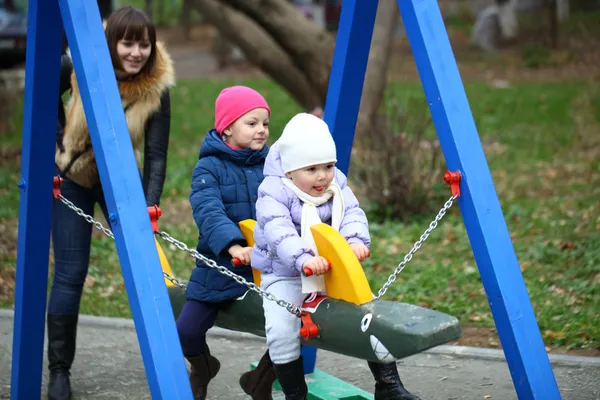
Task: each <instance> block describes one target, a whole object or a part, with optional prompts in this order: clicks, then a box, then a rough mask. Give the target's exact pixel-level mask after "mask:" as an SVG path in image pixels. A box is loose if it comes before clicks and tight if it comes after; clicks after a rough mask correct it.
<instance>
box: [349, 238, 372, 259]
mask: <svg viewBox="0 0 600 400" xmlns="http://www.w3.org/2000/svg"><path fill="white" fill-rule="evenodd" d="M350 248H351V249H352V251H353V252H354V254H356V258H358V261H363V260H364V259H366V258H368V257H370V256H371V252H370V251H369V249H368V248H367V246H365V245H364V244H362V243H356V242H355V243H350Z"/></svg>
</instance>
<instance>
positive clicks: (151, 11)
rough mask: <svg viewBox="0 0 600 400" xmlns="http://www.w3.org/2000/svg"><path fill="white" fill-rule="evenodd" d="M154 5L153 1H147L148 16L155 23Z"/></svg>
mask: <svg viewBox="0 0 600 400" xmlns="http://www.w3.org/2000/svg"><path fill="white" fill-rule="evenodd" d="M152 3H153V1H152V0H146V14H148V17H149V18H150V20H151V21H154V18H153V14H154V12H153V11H154V10H153V4H152Z"/></svg>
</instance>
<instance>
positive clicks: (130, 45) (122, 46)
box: [117, 32, 152, 75]
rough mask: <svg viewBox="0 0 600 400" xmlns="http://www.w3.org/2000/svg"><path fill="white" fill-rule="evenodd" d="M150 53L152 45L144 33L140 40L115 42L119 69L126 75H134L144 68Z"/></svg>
mask: <svg viewBox="0 0 600 400" xmlns="http://www.w3.org/2000/svg"><path fill="white" fill-rule="evenodd" d="M151 51H152V45H151V44H150V40H149V39H148V32H145V33H144V36H143V38H142V39H141V40H126V39H121V40H119V41H118V42H117V54H118V56H119V60H120V61H121V68H122V69H123V72H125V73H127V74H128V75H135V74H137V73H138V72H140V71H141V70H142V68H144V65H146V62H148V57H150V52H151Z"/></svg>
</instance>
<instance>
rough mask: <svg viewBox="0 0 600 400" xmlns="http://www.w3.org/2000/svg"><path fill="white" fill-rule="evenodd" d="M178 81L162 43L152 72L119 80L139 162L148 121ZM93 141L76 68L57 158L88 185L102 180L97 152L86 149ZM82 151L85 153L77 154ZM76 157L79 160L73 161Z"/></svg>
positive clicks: (157, 45) (78, 181) (72, 76)
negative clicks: (61, 148)
mask: <svg viewBox="0 0 600 400" xmlns="http://www.w3.org/2000/svg"><path fill="white" fill-rule="evenodd" d="M174 84H175V72H174V68H173V61H172V59H171V57H170V55H169V54H168V53H167V51H166V49H165V47H164V45H163V44H162V43H160V42H157V43H156V64H155V67H154V69H153V71H152V72H151V73H141V74H138V75H136V76H133V77H130V78H129V79H126V80H122V81H118V87H119V93H120V95H121V101H122V104H123V109H124V110H125V118H126V120H127V127H128V128H129V134H130V136H131V141H132V144H133V147H134V149H135V150H136V155H137V156H138V162H139V155H140V154H139V148H140V147H141V143H142V142H143V140H144V136H145V129H146V122H147V121H148V119H149V118H150V117H151V116H152V115H153V114H154V113H155V112H156V111H158V110H159V108H160V105H161V96H162V94H163V93H164V92H165V90H167V89H168V88H169V87H171V86H173V85H174ZM90 143H91V140H90V137H89V131H88V127H87V122H86V118H85V112H84V110H83V103H82V100H81V93H80V92H79V86H78V84H77V78H76V77H75V72H74V71H73V73H72V74H71V98H70V99H69V102H68V103H67V106H66V126H65V130H64V136H63V139H62V145H63V148H64V151H60V150H59V149H57V151H56V157H55V161H56V164H57V165H58V167H59V168H60V169H61V170H62V171H64V170H65V168H66V167H67V166H68V165H69V164H71V163H72V165H71V167H70V169H69V172H68V174H67V176H68V177H69V178H70V179H72V180H73V181H75V182H76V183H78V184H80V185H81V186H84V187H93V186H95V185H96V184H98V182H99V178H98V171H97V166H96V162H95V158H94V154H93V151H91V150H89V151H86V148H88V147H89V146H90ZM80 153H83V154H82V155H79V156H77V155H78V154H80ZM73 159H76V161H75V162H72V161H71V160H73Z"/></svg>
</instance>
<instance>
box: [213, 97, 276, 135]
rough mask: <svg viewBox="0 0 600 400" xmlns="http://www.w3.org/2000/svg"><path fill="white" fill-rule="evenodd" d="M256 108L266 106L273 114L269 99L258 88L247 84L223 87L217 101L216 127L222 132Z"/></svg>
mask: <svg viewBox="0 0 600 400" xmlns="http://www.w3.org/2000/svg"><path fill="white" fill-rule="evenodd" d="M256 108H266V109H267V111H268V112H269V115H271V109H270V108H269V105H268V104H267V101H266V100H265V98H264V97H262V96H261V95H260V93H258V92H257V91H256V90H254V89H250V88H249V87H246V86H231V87H228V88H225V89H223V90H222V91H221V93H219V96H218V97H217V100H216V101H215V129H216V130H217V132H219V134H222V133H223V131H224V130H225V129H226V128H227V127H228V126H229V125H231V124H232V123H234V122H235V121H236V120H237V119H238V118H239V117H241V116H242V115H244V114H246V113H247V112H248V111H252V110H254V109H256Z"/></svg>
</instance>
